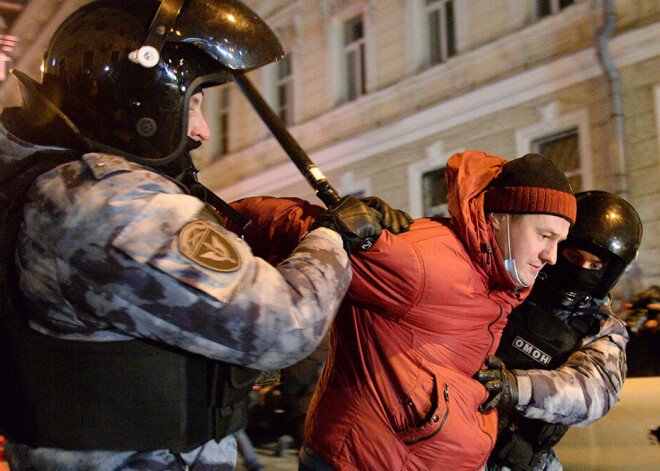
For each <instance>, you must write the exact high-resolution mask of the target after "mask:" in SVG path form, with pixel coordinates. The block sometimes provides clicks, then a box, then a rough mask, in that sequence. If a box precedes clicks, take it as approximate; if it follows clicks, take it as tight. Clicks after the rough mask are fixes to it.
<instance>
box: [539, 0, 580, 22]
mask: <svg viewBox="0 0 660 471" xmlns="http://www.w3.org/2000/svg"><path fill="white" fill-rule="evenodd" d="M573 3H574V1H573V0H536V17H537V18H543V17H546V16H549V15H554V14H556V13H559V11H560V10H562V9H563V8H566V7H568V6H570V5H573Z"/></svg>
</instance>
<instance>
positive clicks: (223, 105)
mask: <svg viewBox="0 0 660 471" xmlns="http://www.w3.org/2000/svg"><path fill="white" fill-rule="evenodd" d="M218 128H219V129H218V149H219V154H220V155H226V154H228V153H229V87H228V86H225V87H223V88H222V89H221V90H220V108H219V111H218Z"/></svg>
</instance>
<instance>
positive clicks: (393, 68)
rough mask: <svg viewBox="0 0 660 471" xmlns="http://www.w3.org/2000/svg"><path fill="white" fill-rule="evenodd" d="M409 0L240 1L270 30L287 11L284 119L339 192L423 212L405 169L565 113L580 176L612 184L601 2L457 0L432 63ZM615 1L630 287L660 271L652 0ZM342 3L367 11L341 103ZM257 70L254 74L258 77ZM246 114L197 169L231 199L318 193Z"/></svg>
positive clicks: (593, 185)
mask: <svg viewBox="0 0 660 471" xmlns="http://www.w3.org/2000/svg"><path fill="white" fill-rule="evenodd" d="M413 1H414V0H409V1H406V0H379V1H360V0H356V1H309V0H308V1H304V2H303V1H288V2H287V1H279V2H278V1H268V2H259V1H253V2H250V3H251V5H252V7H253V8H255V9H256V10H257V11H258V12H259V13H260V14H261V15H263V17H264V18H265V19H266V21H267V22H268V23H269V24H270V25H271V26H272V27H273V28H274V29H275V30H276V31H279V30H278V28H281V27H282V24H283V23H282V22H283V21H284V23H286V21H290V22H292V24H293V25H294V26H293V30H294V31H295V32H296V34H297V39H296V40H294V41H293V42H291V41H290V40H289V42H288V47H287V45H285V47H287V50H288V52H291V53H292V54H293V55H294V57H295V58H296V61H295V62H294V64H295V70H294V86H295V87H296V95H297V97H298V101H296V112H295V122H294V125H293V126H291V127H290V131H291V133H292V134H293V135H294V137H295V138H296V139H297V140H298V141H299V143H300V144H301V145H302V147H303V148H304V149H305V150H306V151H307V152H308V153H309V155H310V157H311V158H312V160H313V161H314V162H315V163H316V164H317V165H318V166H319V167H320V168H321V169H322V170H323V171H324V172H325V174H326V175H327V177H328V179H329V180H330V182H331V183H332V184H333V185H334V186H335V187H336V188H337V189H338V191H339V192H340V193H342V194H343V193H346V192H353V191H358V190H366V191H367V192H368V193H371V194H375V195H378V196H381V197H382V198H384V199H386V200H387V201H388V202H391V203H392V204H393V205H396V206H399V207H401V208H402V209H406V210H408V211H409V212H411V213H412V214H413V215H414V216H421V214H420V195H419V179H418V178H417V179H415V176H417V177H418V176H419V173H420V171H422V170H423V169H425V168H430V167H432V166H434V165H436V166H437V165H438V164H437V163H438V162H442V161H443V159H444V161H446V159H447V158H448V157H449V156H450V155H451V154H452V153H454V152H456V151H461V150H467V149H479V150H484V151H486V152H489V153H492V154H495V155H499V156H502V157H505V158H508V159H512V158H515V157H518V156H520V155H523V154H524V153H525V152H528V151H530V148H529V140H530V139H531V138H533V137H538V136H540V135H542V134H543V133H544V132H545V133H548V132H551V131H553V130H557V129H561V128H562V127H567V126H573V125H575V126H577V127H578V128H579V131H580V136H581V143H580V146H581V148H580V152H581V157H582V164H583V165H584V166H588V170H587V171H586V172H585V175H584V184H585V186H584V188H583V189H585V190H586V189H602V190H607V191H612V192H615V193H619V194H622V191H623V190H625V188H624V187H623V186H622V184H621V182H622V180H621V178H620V172H619V170H618V169H619V161H618V156H617V152H616V140H615V139H614V138H615V136H616V133H615V124H614V120H613V117H612V98H611V93H610V86H609V83H608V79H607V77H606V75H605V74H604V72H603V68H602V66H601V64H600V62H599V60H598V55H597V45H596V40H597V35H598V32H599V29H600V28H601V27H602V25H603V18H604V14H603V2H602V1H596V0H594V1H588V0H585V1H576V2H575V4H574V5H572V6H570V7H567V8H565V9H564V10H562V11H560V12H559V13H557V14H555V15H552V16H550V17H546V18H543V19H541V20H538V21H537V20H535V13H534V7H533V4H534V3H535V2H532V1H529V2H524V1H505V0H495V1H493V0H491V1H485V0H483V1H480V0H463V1H461V0H455V1H454V9H455V15H456V36H457V49H458V53H457V55H456V56H454V57H452V58H450V59H449V60H447V61H446V62H444V63H441V64H439V65H436V66H433V67H428V66H427V65H426V64H425V63H424V61H423V60H422V59H420V58H419V54H418V52H416V48H417V49H419V48H421V47H423V45H420V44H419V43H418V44H415V42H414V41H415V33H414V31H411V27H410V21H409V18H410V15H411V5H412V3H413ZM615 3H616V13H617V28H616V32H615V33H614V35H613V37H612V39H611V40H610V41H609V49H610V52H611V54H612V57H613V59H614V62H615V65H616V68H617V70H618V72H619V73H620V76H621V85H622V89H623V105H624V119H625V121H624V122H625V143H626V154H625V155H626V159H627V162H626V167H625V180H623V181H625V182H627V186H628V188H627V194H625V195H624V196H625V197H627V199H628V200H629V201H630V202H631V203H632V204H633V205H634V206H635V207H636V208H637V210H638V212H639V213H640V215H641V217H642V220H643V223H644V228H645V231H644V239H643V243H642V247H641V250H640V256H639V257H638V267H636V270H637V271H638V272H640V276H639V277H638V279H637V280H636V281H635V284H634V285H633V286H632V288H631V289H633V290H634V289H636V288H637V286H647V285H649V284H653V283H660V237H659V236H658V235H657V234H658V230H657V229H658V225H659V224H660V203H658V202H657V201H658V200H660V183H659V177H660V160H659V154H660V138H659V136H658V119H659V118H658V115H659V114H660V110H659V107H660V104H659V103H658V93H660V92H658V87H660V85H659V84H660V1H646V2H639V1H623V0H619V1H617V2H615ZM280 9H285V10H286V11H287V12H288V14H287V15H286V16H285V17H284V20H283V17H282V16H279V17H278V16H277V12H278V11H280ZM345 11H348V12H349V14H350V13H351V12H354V11H363V12H364V17H365V36H366V39H367V55H366V56H367V61H368V65H367V71H368V73H367V88H368V93H367V94H366V95H365V96H362V97H360V98H358V99H357V100H355V101H351V102H343V101H342V100H337V99H336V96H335V95H334V94H333V81H334V80H335V78H334V77H333V74H334V73H336V69H334V68H333V64H332V55H333V52H332V38H331V37H330V35H331V33H332V31H333V29H332V22H333V20H334V19H335V18H344V17H345V15H344V12H345ZM271 18H273V19H274V20H275V21H271ZM290 30H291V29H290ZM269 67H272V66H269ZM264 75H267V72H264V71H263V70H259V71H254V72H252V73H251V75H250V77H251V78H252V80H253V81H254V83H255V84H256V85H257V87H258V88H260V87H261V86H262V77H263V76H264ZM232 87H233V85H232ZM262 89H263V88H262ZM234 97H235V101H234V102H233V105H232V117H233V115H234V114H233V112H234V109H235V110H236V112H235V114H237V115H239V116H240V117H239V118H237V119H238V120H239V122H240V124H238V126H242V125H243V124H244V123H245V120H246V119H247V118H245V115H247V114H252V115H253V116H256V114H255V113H254V111H252V110H251V109H250V106H249V105H248V104H247V102H246V101H245V100H244V99H242V98H240V96H239V92H238V90H232V98H234ZM209 106H210V107H212V106H213V104H212V103H209ZM210 112H212V110H210ZM230 119H232V118H230ZM250 126H254V127H251V128H250V129H251V130H250V131H248V132H246V131H245V130H242V131H240V132H237V134H235V135H234V134H232V136H231V141H232V142H231V148H232V151H231V152H230V153H229V154H228V155H225V156H221V157H220V156H215V155H213V153H212V152H209V151H208V149H207V153H206V154H205V155H204V162H205V167H204V169H203V171H202V179H203V180H204V181H205V182H206V183H207V184H209V185H211V186H212V187H213V188H214V189H215V190H216V191H217V192H218V193H219V194H220V195H221V196H223V197H225V198H226V199H229V200H232V199H236V198H240V197H244V196H249V195H256V194H270V195H275V196H287V195H292V196H298V197H302V198H305V199H310V200H313V201H318V199H316V198H315V196H314V193H313V191H312V190H311V189H310V188H309V187H308V185H307V184H306V183H305V181H304V180H303V178H302V177H301V176H300V175H299V173H298V172H297V170H296V169H295V167H294V166H293V164H291V163H290V162H289V161H288V158H287V157H286V154H285V152H284V151H283V150H282V149H281V148H280V146H279V144H278V143H277V142H276V141H275V140H274V139H273V138H272V137H270V133H269V132H268V131H267V129H266V128H265V126H263V124H260V123H258V120H257V122H256V123H254V122H252V124H251V125H250ZM239 136H240V137H239ZM245 137H248V139H245ZM419 169H422V170H419Z"/></svg>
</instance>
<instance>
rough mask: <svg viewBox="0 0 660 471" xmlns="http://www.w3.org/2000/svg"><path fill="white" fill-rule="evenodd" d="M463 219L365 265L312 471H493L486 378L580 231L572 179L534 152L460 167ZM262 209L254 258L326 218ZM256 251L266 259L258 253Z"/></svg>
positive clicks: (246, 205)
mask: <svg viewBox="0 0 660 471" xmlns="http://www.w3.org/2000/svg"><path fill="white" fill-rule="evenodd" d="M446 175H447V183H448V202H449V212H450V214H451V219H447V218H430V219H427V218H422V219H417V220H415V221H414V222H413V224H412V225H411V226H410V230H409V231H407V232H404V233H401V234H398V235H393V234H391V233H389V232H388V231H383V234H382V235H381V237H380V238H379V239H378V241H377V242H376V244H374V246H373V248H372V249H371V250H370V251H368V252H364V253H355V254H353V255H352V256H351V265H352V267H353V273H354V275H353V280H352V282H351V287H350V289H349V292H348V295H347V297H346V299H345V301H344V302H343V303H342V306H341V308H340V310H339V313H338V315H337V317H336V319H335V321H334V323H333V325H332V328H331V336H330V348H329V355H328V358H327V361H326V363H325V367H324V370H323V373H322V375H321V379H320V381H319V384H318V387H317V389H316V391H315V394H314V397H313V399H312V401H311V405H310V408H309V410H308V413H307V418H306V425H305V438H304V440H305V443H304V445H303V447H302V450H301V452H300V459H301V463H300V469H301V470H309V469H313V470H356V469H359V470H384V469H387V470H391V471H396V470H403V469H416V470H428V469H451V470H472V471H473V470H475V469H482V468H483V467H484V466H485V464H486V460H487V458H488V456H489V454H490V451H491V450H492V447H493V446H494V444H495V438H496V433H497V414H496V413H495V412H494V411H489V412H481V411H479V410H478V409H479V406H480V405H481V404H482V403H483V402H484V401H485V400H486V398H487V393H486V391H485V390H484V388H483V386H482V385H481V384H480V383H479V382H478V381H476V380H475V379H474V378H473V376H474V374H475V373H476V372H477V371H478V370H479V369H480V368H481V367H482V366H483V363H484V360H485V358H486V356H487V355H488V354H493V353H494V352H495V350H496V349H497V346H498V343H499V338H500V335H501V332H502V329H503V328H504V324H505V323H506V318H507V315H508V314H509V313H510V312H511V309H512V308H513V307H515V306H517V305H518V304H520V303H521V302H522V301H523V299H524V297H525V296H526V294H527V292H528V290H529V287H530V286H531V285H532V284H533V283H534V281H535V279H536V276H537V274H538V273H539V271H540V270H541V269H542V268H543V266H544V265H546V264H553V263H554V262H555V260H556V256H557V244H558V243H559V242H560V241H561V240H563V239H564V238H565V237H566V235H567V234H568V230H569V227H570V225H571V223H572V222H573V221H574V220H575V212H576V203H575V198H574V196H573V195H572V191H571V188H570V185H569V183H568V180H567V179H566V177H565V175H564V174H563V173H562V172H561V171H559V169H558V168H557V167H556V165H555V164H554V163H553V162H552V161H551V160H549V159H547V158H544V157H542V156H540V155H537V154H528V155H526V156H523V157H521V158H518V159H514V160H512V161H510V162H508V161H506V160H505V159H502V158H499V157H496V156H493V155H489V154H487V153H485V152H480V151H467V152H464V153H461V154H456V155H454V156H452V157H451V158H450V159H449V161H448V162H447V171H446ZM310 206H311V205H309V204H307V203H305V202H300V201H296V200H290V199H276V198H252V199H246V200H243V201H240V202H237V203H235V207H236V208H237V209H238V210H239V211H241V212H242V213H244V214H246V215H249V216H250V218H251V219H252V220H253V227H250V228H248V233H247V234H246V240H247V241H248V242H249V243H250V244H251V246H252V247H260V246H265V247H268V246H270V245H272V244H271V240H283V239H284V240H288V241H289V244H291V245H292V244H295V243H296V241H297V240H298V239H299V237H300V236H301V234H304V233H305V231H306V230H307V229H310V228H314V227H316V224H318V223H319V221H322V217H321V218H319V219H317V220H316V222H314V217H315V214H314V213H315V212H316V213H318V211H319V210H318V208H317V209H315V210H312V209H310ZM255 250H256V249H255Z"/></svg>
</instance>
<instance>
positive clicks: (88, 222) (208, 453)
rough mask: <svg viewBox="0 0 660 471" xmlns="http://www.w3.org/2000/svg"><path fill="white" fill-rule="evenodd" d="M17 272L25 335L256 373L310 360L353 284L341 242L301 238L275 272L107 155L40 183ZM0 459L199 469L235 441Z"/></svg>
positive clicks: (154, 179)
mask: <svg viewBox="0 0 660 471" xmlns="http://www.w3.org/2000/svg"><path fill="white" fill-rule="evenodd" d="M2 131H4V130H2ZM0 141H1V142H0V149H3V150H4V151H5V152H7V149H9V148H11V149H12V151H13V152H14V157H16V156H20V155H21V153H25V154H27V153H30V152H32V150H31V149H30V148H27V147H23V148H22V149H21V148H18V147H16V142H17V141H18V140H17V139H13V138H12V139H7V136H6V135H4V133H3V135H2V138H0ZM6 159H7V157H5V158H3V160H6ZM17 262H18V267H19V272H20V288H21V290H22V292H23V293H24V294H25V296H26V297H27V299H28V300H29V303H30V306H29V307H30V315H31V318H30V325H31V327H32V328H33V329H35V330H37V331H39V332H41V333H44V334H47V335H51V336H54V337H58V338H62V339H76V340H89V341H97V342H101V341H103V342H104V341H120V340H126V339H130V338H133V337H140V338H148V339H153V340H156V341H158V342H162V343H164V344H168V345H173V346H177V347H181V348H183V349H185V350H188V351H190V352H193V353H197V354H202V355H204V356H205V357H208V358H212V359H216V360H220V361H224V362H228V363H232V364H238V365H243V366H248V367H251V368H255V369H260V370H269V369H278V368H283V367H286V366H289V365H291V364H293V363H295V362H297V361H299V360H301V359H302V358H304V357H305V356H307V355H308V354H309V353H311V352H312V351H313V350H314V348H315V347H316V345H317V344H318V343H319V342H320V341H321V339H322V338H323V336H324V335H325V333H326V332H327V329H328V327H329V325H330V323H331V321H332V319H333V314H334V313H335V312H336V310H337V308H338V306H339V303H340V301H341V299H342V298H343V296H344V294H345V292H346V290H347V288H348V285H349V282H350V279H351V270H350V264H349V260H348V257H347V255H346V252H345V251H344V249H343V248H342V241H341V238H340V237H339V235H338V234H336V233H334V232H332V231H330V230H327V229H317V230H315V231H312V232H310V233H309V234H308V235H307V236H306V237H305V238H304V239H303V241H302V242H301V244H300V245H299V247H298V248H297V249H296V250H295V251H294V252H293V253H292V254H291V256H290V257H289V258H288V259H287V260H285V261H284V262H283V263H281V264H280V265H279V266H277V268H275V267H273V266H271V265H270V264H268V263H267V262H265V261H264V260H262V259H259V258H256V257H255V256H254V255H253V254H252V252H251V250H250V248H249V247H248V245H247V244H246V243H245V242H244V241H242V240H241V239H239V238H238V237H237V236H236V235H235V234H233V233H231V232H230V231H228V230H227V229H225V228H224V227H223V226H222V225H221V224H220V223H219V221H218V219H217V218H216V217H215V215H214V214H213V213H212V211H210V210H209V209H208V208H206V207H205V205H204V203H203V202H201V201H200V200H199V199H197V198H194V197H192V196H189V195H187V194H185V192H184V190H183V189H182V188H180V187H179V186H178V185H177V184H176V183H175V182H174V181H172V180H170V179H168V178H167V177H164V176H163V175H161V174H159V173H156V172H154V171H152V170H150V169H147V168H145V167H142V166H139V165H137V164H134V163H131V162H129V161H127V160H125V159H124V158H122V157H117V156H110V155H105V154H87V155H85V156H84V157H83V158H82V160H77V161H73V162H70V163H67V164H64V165H60V166H59V167H57V168H55V169H54V170H52V171H50V172H48V173H45V174H43V175H42V176H40V177H39V179H38V180H37V182H36V183H35V184H34V185H33V186H32V187H31V189H30V191H29V193H28V202H27V204H26V206H25V209H24V223H23V225H22V228H21V231H20V232H19V240H18V247H17ZM6 451H7V456H8V459H9V461H10V463H12V466H14V467H13V468H12V469H39V470H46V469H48V470H65V469H66V470H83V469H84V470H119V469H121V470H124V469H125V470H129V469H130V470H155V469H162V470H165V469H186V467H187V469H191V470H197V471H201V470H207V469H208V470H210V469H213V470H230V469H233V468H234V465H235V462H236V443H235V439H234V437H233V436H229V437H226V438H224V439H223V440H222V441H220V443H216V442H215V441H211V442H208V443H207V444H205V445H203V446H201V447H199V448H197V449H196V450H193V451H191V452H189V453H186V454H183V455H179V456H175V455H173V454H172V453H170V452H168V451H167V450H159V451H152V452H147V453H137V452H104V451H81V452H66V451H61V450H54V449H43V448H41V449H30V448H28V447H25V446H21V445H17V444H12V443H8V444H7V447H6ZM181 458H182V460H181Z"/></svg>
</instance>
